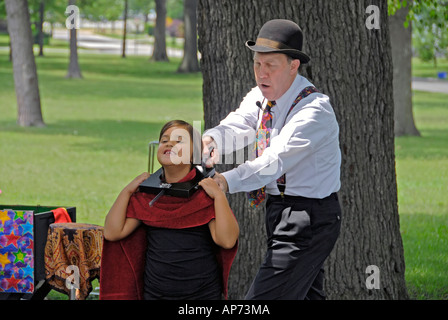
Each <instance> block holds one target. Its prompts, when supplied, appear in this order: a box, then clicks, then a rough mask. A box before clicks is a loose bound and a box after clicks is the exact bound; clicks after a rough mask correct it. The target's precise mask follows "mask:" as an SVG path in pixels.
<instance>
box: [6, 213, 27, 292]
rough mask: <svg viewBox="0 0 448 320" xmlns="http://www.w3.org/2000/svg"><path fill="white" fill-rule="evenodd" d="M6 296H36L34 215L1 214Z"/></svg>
mask: <svg viewBox="0 0 448 320" xmlns="http://www.w3.org/2000/svg"><path fill="white" fill-rule="evenodd" d="M2 292H9V293H33V292H34V232H33V211H14V210H0V293H2Z"/></svg>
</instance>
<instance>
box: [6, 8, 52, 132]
mask: <svg viewBox="0 0 448 320" xmlns="http://www.w3.org/2000/svg"><path fill="white" fill-rule="evenodd" d="M5 3H6V12H7V18H8V31H9V36H10V41H11V51H12V62H13V69H14V85H15V88H16V96H17V106H18V117H17V123H18V124H19V125H20V126H25V127H28V126H38V127H43V126H45V124H44V121H43V118H42V111H41V105H40V95H39V83H38V78H37V70H36V62H35V60H34V53H33V37H32V34H31V24H30V15H29V11H28V2H27V1H26V0H7V1H6V2H5Z"/></svg>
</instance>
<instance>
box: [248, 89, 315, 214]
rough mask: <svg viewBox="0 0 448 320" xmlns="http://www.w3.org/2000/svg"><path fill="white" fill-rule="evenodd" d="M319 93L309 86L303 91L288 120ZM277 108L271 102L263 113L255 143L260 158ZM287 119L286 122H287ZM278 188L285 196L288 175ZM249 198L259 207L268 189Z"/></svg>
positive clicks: (251, 203)
mask: <svg viewBox="0 0 448 320" xmlns="http://www.w3.org/2000/svg"><path fill="white" fill-rule="evenodd" d="M315 92H319V91H318V90H317V89H316V88H315V87H314V86H309V87H306V88H305V89H303V90H302V91H301V92H300V93H299V95H298V96H297V98H296V99H295V100H294V102H293V103H292V105H291V107H290V108H289V110H288V113H287V115H286V118H288V116H289V114H290V113H291V111H292V110H293V109H294V107H295V106H296V105H297V104H298V103H299V102H300V100H302V99H304V98H306V97H307V96H308V95H310V94H312V93H315ZM273 107H275V101H272V102H271V101H269V102H268V104H267V106H266V108H265V110H264V111H263V116H262V118H261V123H260V127H259V128H258V131H257V135H256V141H255V155H256V157H259V156H261V155H262V154H263V151H264V149H266V148H267V147H268V146H269V140H270V133H271V126H272V114H271V109H272V108H273ZM286 118H285V122H286ZM283 125H284V124H283ZM277 187H278V189H279V190H280V194H281V195H282V196H283V194H284V192H285V188H286V175H285V174H283V175H282V176H281V177H280V178H278V179H277ZM247 196H248V198H249V203H250V206H251V207H252V208H256V207H258V205H259V204H260V203H262V202H263V200H264V199H265V198H266V187H262V188H261V189H258V190H254V191H251V192H248V194H247Z"/></svg>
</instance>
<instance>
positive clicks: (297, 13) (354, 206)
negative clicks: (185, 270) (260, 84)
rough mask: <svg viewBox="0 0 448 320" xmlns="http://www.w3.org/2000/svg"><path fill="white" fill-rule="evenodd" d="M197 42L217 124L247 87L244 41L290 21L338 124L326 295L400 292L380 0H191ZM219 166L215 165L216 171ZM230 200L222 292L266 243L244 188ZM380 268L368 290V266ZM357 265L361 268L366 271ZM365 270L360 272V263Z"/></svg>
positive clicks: (247, 279)
mask: <svg viewBox="0 0 448 320" xmlns="http://www.w3.org/2000/svg"><path fill="white" fill-rule="evenodd" d="M371 4H373V5H375V6H377V7H378V9H379V12H380V16H379V17H378V18H379V19H380V21H379V23H380V29H378V30H377V29H372V30H369V29H368V28H366V19H367V18H368V17H369V15H368V14H366V8H367V7H368V6H369V5H371ZM198 17H199V24H198V30H199V50H200V52H201V56H202V59H201V68H202V72H203V100H204V117H205V128H209V127H213V126H215V125H217V124H218V123H219V121H220V120H221V119H223V118H224V117H225V116H226V115H227V114H228V113H229V112H230V111H232V110H234V109H235V108H236V107H237V106H238V105H239V103H240V101H241V99H242V98H243V97H244V95H245V94H246V93H247V92H248V91H249V89H250V88H251V87H253V86H255V81H254V79H253V72H252V53H251V52H250V50H247V49H246V48H245V46H244V42H245V41H246V40H249V39H251V40H255V39H256V37H257V34H258V31H259V29H260V28H261V26H262V25H263V24H264V23H265V22H266V21H268V20H270V19H274V18H285V19H290V20H293V21H295V22H296V23H298V24H299V25H300V26H301V27H302V29H303V31H304V35H305V45H304V48H303V50H304V52H306V53H308V54H309V55H310V56H311V59H312V60H311V63H310V64H309V65H304V66H302V68H301V71H300V72H301V73H302V75H304V76H306V77H307V78H309V79H310V81H311V82H313V83H314V85H316V86H317V88H318V89H319V90H320V91H321V92H323V93H324V94H327V95H328V96H329V97H330V99H331V102H332V106H333V108H334V110H335V112H336V116H337V119H338V121H339V125H340V145H341V151H342V168H341V182H342V188H341V190H340V192H339V195H340V197H339V198H340V200H341V205H342V207H343V219H342V230H341V235H340V237H339V240H338V242H337V244H336V246H335V249H334V250H333V252H332V254H331V255H330V257H329V258H328V259H327V262H326V268H325V270H326V282H325V288H326V293H327V297H328V298H329V299H405V298H407V291H406V286H405V280H404V268H405V266H404V257H403V246H402V240H401V235H400V229H399V217H398V206H397V187H396V177H395V156H394V122H393V121H394V120H393V117H394V109H393V106H394V104H393V88H392V81H393V79H392V77H393V75H392V55H391V47H390V37H389V28H388V16H387V1H386V0H382V1H380V0H371V1H370V0H369V1H367V0H364V1H356V2H353V1H345V0H335V1H324V0H317V1H305V0H289V1H286V0H279V1H275V2H272V1H268V0H258V1H257V0H245V1H230V0H223V1H215V0H199V7H198ZM224 169H226V168H218V171H219V170H221V171H222V170H224ZM230 204H231V207H232V209H233V210H234V211H235V214H236V216H237V219H238V222H239V224H240V229H241V237H240V249H239V253H238V256H237V259H236V261H235V265H234V266H233V267H232V271H231V275H230V285H229V290H230V297H231V298H233V299H240V298H243V297H244V295H245V293H246V292H247V290H248V288H249V286H250V283H251V281H252V280H253V276H254V274H255V273H256V272H257V268H258V266H259V264H260V262H261V260H262V259H263V256H264V252H265V249H266V247H265V246H266V244H265V233H264V222H263V221H264V214H263V210H257V211H254V210H252V209H249V206H248V202H247V201H246V200H245V199H244V195H231V196H230ZM372 265H374V266H377V267H378V269H379V271H380V278H379V279H380V283H379V285H380V286H379V289H369V288H368V285H367V281H368V280H369V276H370V274H369V273H368V272H367V271H366V269H367V270H369V269H368V267H369V266H372ZM366 272H367V273H366ZM369 272H370V271H369Z"/></svg>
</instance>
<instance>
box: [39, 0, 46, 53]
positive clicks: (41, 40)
mask: <svg viewBox="0 0 448 320" xmlns="http://www.w3.org/2000/svg"><path fill="white" fill-rule="evenodd" d="M44 13H45V2H44V0H41V1H40V4H39V22H38V24H37V29H38V30H39V35H38V37H39V38H38V39H39V40H38V42H39V57H42V56H43V55H44V30H43V28H44Z"/></svg>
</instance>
